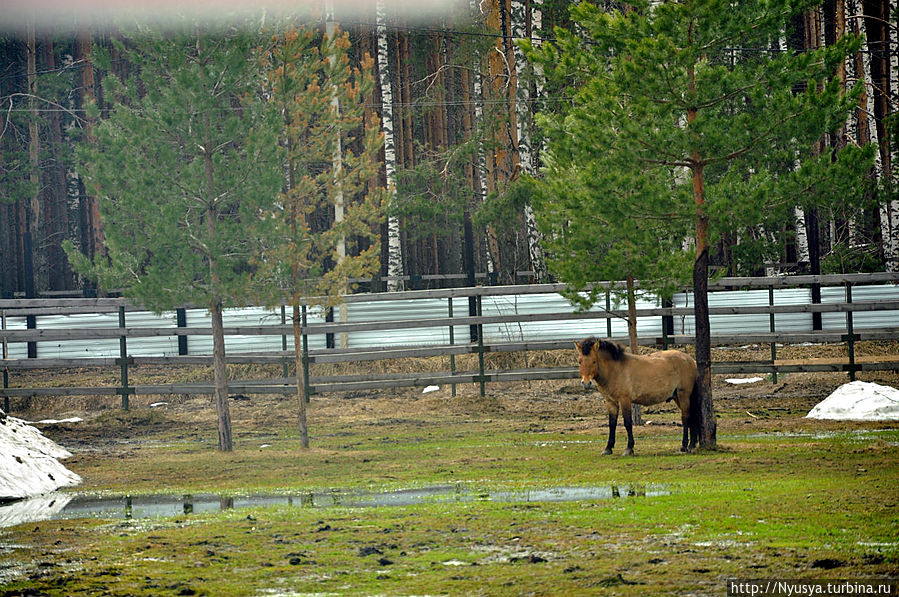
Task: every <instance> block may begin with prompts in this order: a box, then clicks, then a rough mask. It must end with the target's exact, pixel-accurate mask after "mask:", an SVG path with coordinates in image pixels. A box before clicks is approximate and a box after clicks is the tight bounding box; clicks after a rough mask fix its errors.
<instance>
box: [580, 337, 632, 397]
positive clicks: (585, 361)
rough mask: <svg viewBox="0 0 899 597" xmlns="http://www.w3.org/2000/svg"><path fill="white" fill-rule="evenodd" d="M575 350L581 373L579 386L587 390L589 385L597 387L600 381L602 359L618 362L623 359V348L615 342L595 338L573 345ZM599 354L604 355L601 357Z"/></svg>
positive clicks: (585, 339)
mask: <svg viewBox="0 0 899 597" xmlns="http://www.w3.org/2000/svg"><path fill="white" fill-rule="evenodd" d="M574 346H575V348H576V349H577V362H578V368H579V369H580V373H581V385H583V386H584V389H585V390H587V389H589V388H590V384H592V383H595V384H597V386H598V385H599V382H598V380H599V379H600V377H601V375H600V373H601V371H600V363H601V361H602V357H603V356H605V357H607V358H609V359H611V360H613V361H620V360H621V359H623V358H624V347H622V346H621V345H620V344H616V343H615V342H608V341H606V340H597V339H596V338H592V337H591V338H584V339H583V340H581V341H580V342H575V343H574ZM600 353H604V354H603V355H601V354H600Z"/></svg>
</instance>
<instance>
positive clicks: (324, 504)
mask: <svg viewBox="0 0 899 597" xmlns="http://www.w3.org/2000/svg"><path fill="white" fill-rule="evenodd" d="M669 494H670V492H669V491H668V489H667V488H666V487H665V486H664V485H652V484H650V485H609V486H605V487H549V488H544V489H526V490H491V491H481V492H477V491H474V490H472V489H470V488H468V487H466V486H464V485H435V486H431V487H422V488H417V489H400V490H396V491H385V492H354V491H338V490H331V491H317V492H306V493H297V494H292V495H245V496H240V495H234V496H231V495H227V496H220V495H214V494H195V495H182V496H177V495H168V494H166V495H142V496H122V497H97V496H90V495H79V494H77V493H53V494H48V495H43V496H40V497H36V498H32V499H28V500H20V501H17V502H12V503H10V504H5V505H0V528H2V527H10V526H13V525H17V524H22V523H26V522H35V521H38V520H50V519H70V518H103V519H106V518H110V519H116V518H124V519H132V518H156V517H164V516H180V515H185V514H201V513H204V512H220V511H224V510H232V509H240V508H260V507H267V506H289V507H298V508H333V507H344V508H377V507H382V506H411V505H414V504H422V503H430V502H436V503H441V502H447V503H448V502H475V501H487V502H509V503H515V502H577V501H590V500H611V499H619V498H625V497H655V496H661V495H669Z"/></svg>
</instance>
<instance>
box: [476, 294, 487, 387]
mask: <svg viewBox="0 0 899 597" xmlns="http://www.w3.org/2000/svg"><path fill="white" fill-rule="evenodd" d="M480 317H483V310H482V308H481V295H480V294H479V295H478V318H480ZM478 373H479V374H480V375H479V377H480V381H481V398H483V397H484V396H486V395H487V388H486V383H487V380H486V379H485V377H484V324H483V323H481V322H480V321H478Z"/></svg>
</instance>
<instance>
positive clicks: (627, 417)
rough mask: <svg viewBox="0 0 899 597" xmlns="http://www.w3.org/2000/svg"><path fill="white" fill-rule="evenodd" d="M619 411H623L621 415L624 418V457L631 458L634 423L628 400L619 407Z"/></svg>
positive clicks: (632, 453)
mask: <svg viewBox="0 0 899 597" xmlns="http://www.w3.org/2000/svg"><path fill="white" fill-rule="evenodd" d="M621 410H622V411H624V412H622V413H621V414H622V415H623V417H624V428H625V429H626V430H627V448H626V449H625V450H624V455H625V456H633V455H634V429H633V426H634V423H633V418H632V415H631V412H632V406H631V403H630V400H628V401H627V402H626V404H622V405H621Z"/></svg>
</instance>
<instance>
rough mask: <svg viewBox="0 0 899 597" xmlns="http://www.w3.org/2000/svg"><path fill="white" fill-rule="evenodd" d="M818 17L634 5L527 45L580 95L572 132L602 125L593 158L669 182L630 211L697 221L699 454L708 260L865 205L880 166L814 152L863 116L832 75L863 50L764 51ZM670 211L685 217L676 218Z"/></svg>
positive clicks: (758, 6)
mask: <svg viewBox="0 0 899 597" xmlns="http://www.w3.org/2000/svg"><path fill="white" fill-rule="evenodd" d="M800 4H801V3H800ZM807 6H808V3H806V5H805V6H797V5H796V3H794V2H790V1H786V0H784V1H780V0H772V1H771V2H762V3H759V2H730V1H723V0H686V1H684V2H665V3H656V2H634V3H633V6H632V7H630V10H627V11H624V12H621V11H615V12H612V13H605V12H603V11H602V9H600V8H598V7H597V6H595V5H592V4H588V3H581V4H578V5H577V6H575V7H573V8H572V17H573V20H574V21H575V22H576V24H577V27H576V29H578V30H579V31H580V33H581V34H575V33H571V32H568V31H565V30H562V29H556V38H557V41H556V42H555V43H553V44H544V45H543V47H542V49H540V50H539V51H538V49H535V48H529V52H530V55H531V56H532V58H533V59H534V60H536V61H537V62H538V63H540V64H542V65H543V66H544V70H545V72H546V74H547V76H548V77H554V78H555V80H556V81H557V82H558V81H559V80H565V81H567V82H568V83H569V84H572V85H574V86H576V89H575V90H574V91H573V95H574V97H573V99H572V106H573V108H572V111H573V112H574V113H578V114H580V120H576V119H575V120H573V121H572V122H571V123H570V126H571V127H572V128H573V127H583V126H590V127H593V128H595V130H594V131H592V132H591V135H590V136H589V137H586V138H590V139H592V141H591V142H592V143H595V144H594V145H592V146H590V147H585V148H584V150H585V151H587V150H592V151H594V152H597V153H606V154H608V157H607V158H603V159H609V160H611V161H612V162H613V165H612V167H614V168H625V169H627V170H628V176H629V177H631V178H632V180H631V181H630V182H628V184H629V185H633V186H637V187H639V185H642V184H643V183H644V182H645V181H650V182H652V181H656V180H658V179H659V178H660V177H662V178H667V185H665V186H661V187H657V188H656V191H657V193H658V194H657V195H656V196H655V198H653V194H646V195H642V194H641V195H639V196H636V197H635V202H634V203H633V205H632V206H631V208H630V213H633V214H636V215H640V214H645V215H650V214H653V215H654V216H655V217H665V214H666V213H668V214H669V215H668V216H667V217H669V218H671V220H672V222H676V221H677V220H681V219H682V218H683V217H689V218H691V220H692V222H693V226H694V231H693V236H692V239H690V240H691V244H692V246H693V251H692V253H693V259H692V261H693V266H692V270H693V272H692V273H693V290H694V301H695V303H694V310H695V325H696V360H697V364H698V367H699V396H698V398H699V404H700V413H701V421H702V423H701V427H702V428H701V433H700V443H701V445H703V446H707V447H713V446H715V444H716V441H717V439H716V424H715V415H714V407H713V404H712V395H711V376H710V367H711V336H710V329H709V314H708V296H707V288H708V279H709V263H710V262H709V259H710V250H711V249H712V248H713V247H714V246H715V244H716V243H717V240H718V239H719V238H721V236H722V235H723V234H724V233H725V232H727V231H733V230H742V231H749V230H757V229H758V227H759V226H762V227H763V228H765V229H768V228H770V227H771V226H769V224H771V225H772V226H775V227H776V225H777V224H778V223H779V222H783V221H786V218H787V217H788V216H790V215H791V214H792V213H793V211H792V210H793V207H794V206H795V205H803V204H809V203H814V204H815V205H818V206H820V205H823V204H826V202H828V201H839V202H846V201H847V200H851V199H853V198H858V197H859V196H860V195H861V194H862V193H861V188H862V186H863V185H862V184H861V182H860V181H861V180H862V179H861V172H862V171H863V170H864V168H866V167H867V165H868V164H869V161H868V160H869V158H870V151H869V150H867V149H857V148H846V149H844V150H843V151H841V152H839V153H837V154H833V155H831V154H826V155H817V156H816V155H813V153H812V151H811V148H812V146H813V145H814V144H815V142H816V141H817V140H818V139H820V138H821V136H822V135H823V134H825V133H827V132H833V131H835V130H837V129H838V128H839V127H840V126H841V124H842V123H843V122H845V118H846V114H848V113H849V112H850V111H851V110H852V108H853V107H854V104H855V102H856V98H855V94H856V90H853V91H852V92H851V93H847V92H846V90H845V89H844V88H843V87H842V86H841V85H840V80H839V77H835V76H834V72H835V69H836V66H837V65H838V64H839V63H841V62H842V61H843V60H844V59H845V58H846V57H847V56H848V55H849V54H850V53H851V52H852V51H854V50H855V49H856V48H857V47H858V45H859V41H858V40H857V39H854V38H850V37H846V38H843V39H842V40H840V41H839V42H837V43H836V44H834V45H833V46H829V47H826V48H822V49H820V50H815V51H810V52H807V53H789V52H781V53H769V52H764V51H759V50H760V49H764V48H766V47H768V46H769V44H768V42H769V41H770V40H774V39H779V38H780V36H781V32H782V30H783V28H784V27H785V26H786V24H787V23H788V22H789V17H790V15H791V13H792V12H793V11H799V10H803V9H805V8H807ZM550 118H552V117H550ZM568 124H569V122H567V121H566V122H565V123H564V125H568ZM564 125H563V126H564ZM571 132H572V133H575V132H576V133H578V134H580V131H573V130H572V131H571ZM552 151H553V147H552V145H550V152H552ZM797 163H798V164H799V165H800V167H799V168H798V169H796V171H792V169H793V168H794V165H795V164H797ZM610 178H611V180H612V182H613V186H610V187H608V188H606V189H604V190H603V189H597V190H596V192H597V193H598V194H599V196H600V197H603V196H606V195H612V194H614V193H615V192H616V191H618V190H620V187H619V182H618V181H619V179H618V178H617V177H610ZM599 184H601V183H599ZM836 189H839V190H838V192H835V191H836ZM838 195H839V196H838ZM672 202H673V204H674V206H675V207H676V212H673V213H669V212H668V209H669V206H670V205H671V204H672ZM598 203H601V202H598ZM573 216H574V217H575V218H592V217H595V214H593V213H591V212H590V211H588V210H586V209H585V210H583V211H581V212H579V213H577V212H575V213H573ZM675 232H676V231H675ZM752 237H753V235H752V234H744V235H743V237H742V238H743V239H751V238H752ZM608 240H609V239H604V238H603V236H602V235H601V234H600V235H597V238H596V242H597V243H603V242H607V241H608ZM625 259H626V257H625Z"/></svg>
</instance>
